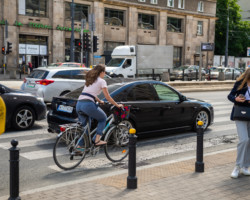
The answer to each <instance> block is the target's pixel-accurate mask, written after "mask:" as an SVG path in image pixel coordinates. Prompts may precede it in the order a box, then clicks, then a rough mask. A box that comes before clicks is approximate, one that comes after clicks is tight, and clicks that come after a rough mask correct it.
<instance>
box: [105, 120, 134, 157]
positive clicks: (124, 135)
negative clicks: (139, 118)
mask: <svg viewBox="0 0 250 200" xmlns="http://www.w3.org/2000/svg"><path fill="white" fill-rule="evenodd" d="M105 141H106V142H107V144H106V145H105V148H104V150H105V154H106V156H107V158H108V159H109V160H110V161H112V162H120V161H122V160H123V159H124V158H126V157H127V155H128V142H129V129H128V127H127V126H125V125H123V124H119V125H116V126H113V127H112V128H111V129H110V130H109V132H108V133H107V135H106V137H105Z"/></svg>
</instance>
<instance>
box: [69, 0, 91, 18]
mask: <svg viewBox="0 0 250 200" xmlns="http://www.w3.org/2000/svg"><path fill="white" fill-rule="evenodd" d="M88 12H89V6H86V5H83V4H75V12H74V14H75V16H74V20H75V21H81V19H86V21H88ZM65 19H66V20H70V19H71V3H70V2H66V4H65Z"/></svg>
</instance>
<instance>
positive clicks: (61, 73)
mask: <svg viewBox="0 0 250 200" xmlns="http://www.w3.org/2000/svg"><path fill="white" fill-rule="evenodd" d="M52 78H66V79H70V78H71V71H70V70H65V71H58V72H56V73H55V74H54V75H53V76H52Z"/></svg>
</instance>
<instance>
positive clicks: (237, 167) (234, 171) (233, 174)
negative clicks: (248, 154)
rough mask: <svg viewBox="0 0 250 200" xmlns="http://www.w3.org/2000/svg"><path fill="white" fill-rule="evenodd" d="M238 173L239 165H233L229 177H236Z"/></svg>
mask: <svg viewBox="0 0 250 200" xmlns="http://www.w3.org/2000/svg"><path fill="white" fill-rule="evenodd" d="M239 173H240V167H239V166H235V168H234V170H233V172H232V174H231V178H238V176H239Z"/></svg>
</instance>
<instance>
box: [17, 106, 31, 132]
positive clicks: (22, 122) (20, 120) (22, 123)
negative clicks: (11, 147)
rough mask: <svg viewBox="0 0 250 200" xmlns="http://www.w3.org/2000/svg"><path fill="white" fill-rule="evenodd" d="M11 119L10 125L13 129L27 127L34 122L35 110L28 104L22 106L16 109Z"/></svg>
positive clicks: (24, 128)
mask: <svg viewBox="0 0 250 200" xmlns="http://www.w3.org/2000/svg"><path fill="white" fill-rule="evenodd" d="M12 120H13V121H12V125H13V127H14V128H15V129H18V130H26V129H29V128H30V127H32V126H33V124H34V122H35V112H34V110H33V109H32V108H31V107H29V106H22V107H20V108H18V109H17V110H16V112H15V113H14V115H13V118H12Z"/></svg>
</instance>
